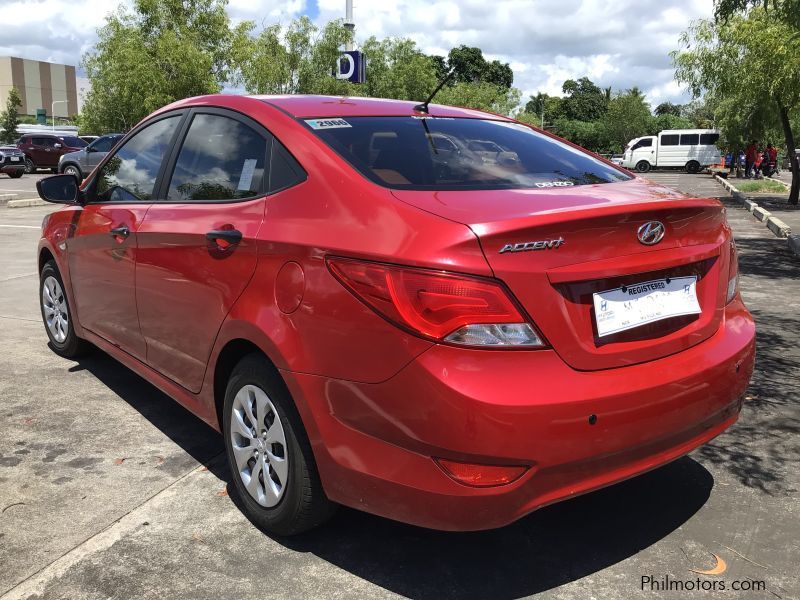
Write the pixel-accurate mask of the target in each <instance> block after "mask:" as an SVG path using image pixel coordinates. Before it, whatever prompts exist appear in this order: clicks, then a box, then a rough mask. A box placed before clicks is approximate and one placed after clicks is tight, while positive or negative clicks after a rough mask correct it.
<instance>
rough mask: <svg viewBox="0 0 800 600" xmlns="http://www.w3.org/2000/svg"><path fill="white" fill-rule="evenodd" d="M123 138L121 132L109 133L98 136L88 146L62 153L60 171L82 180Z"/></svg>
mask: <svg viewBox="0 0 800 600" xmlns="http://www.w3.org/2000/svg"><path fill="white" fill-rule="evenodd" d="M122 138H123V135H122V134H121V133H109V134H108V135H104V136H102V137H99V138H97V139H96V140H94V141H93V142H91V143H90V144H89V145H88V146H86V148H83V149H81V150H78V151H77V152H70V153H69V154H62V155H61V158H60V159H59V161H58V172H59V173H66V174H68V175H74V176H75V177H77V178H78V179H80V180H82V179H83V178H84V177H86V176H87V175H88V174H89V173H91V172H92V170H93V169H94V168H95V167H96V166H97V165H99V164H100V161H102V160H103V159H104V158H105V156H106V154H108V152H109V151H110V150H111V149H112V148H113V147H114V146H115V145H116V143H117V142H118V141H120V140H121V139H122Z"/></svg>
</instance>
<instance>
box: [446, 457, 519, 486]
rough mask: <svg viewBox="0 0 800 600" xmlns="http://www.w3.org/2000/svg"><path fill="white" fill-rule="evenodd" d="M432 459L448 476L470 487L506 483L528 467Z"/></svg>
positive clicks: (511, 481)
mask: <svg viewBox="0 0 800 600" xmlns="http://www.w3.org/2000/svg"><path fill="white" fill-rule="evenodd" d="M434 461H435V462H436V464H438V465H439V466H440V467H441V469H442V470H443V471H444V472H445V473H447V475H448V476H449V477H451V478H452V479H454V480H455V481H457V482H459V483H463V484H464V485H469V486H472V487H494V486H498V485H508V484H509V483H513V482H515V481H516V480H517V479H519V478H520V477H522V476H523V475H524V474H525V471H527V470H528V467H523V466H517V465H512V466H499V465H476V464H471V463H462V462H456V461H454V460H445V459H444V458H435V459H434Z"/></svg>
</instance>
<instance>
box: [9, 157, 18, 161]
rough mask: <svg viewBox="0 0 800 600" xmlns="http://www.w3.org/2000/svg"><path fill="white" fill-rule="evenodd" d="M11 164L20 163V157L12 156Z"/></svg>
mask: <svg viewBox="0 0 800 600" xmlns="http://www.w3.org/2000/svg"><path fill="white" fill-rule="evenodd" d="M11 162H19V156H12V157H11Z"/></svg>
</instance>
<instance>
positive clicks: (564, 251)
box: [393, 179, 729, 370]
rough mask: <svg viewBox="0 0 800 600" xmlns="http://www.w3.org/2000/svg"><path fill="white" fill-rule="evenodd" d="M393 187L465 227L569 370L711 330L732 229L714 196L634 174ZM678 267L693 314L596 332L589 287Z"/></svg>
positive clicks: (650, 356)
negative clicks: (644, 234) (648, 232)
mask: <svg viewBox="0 0 800 600" xmlns="http://www.w3.org/2000/svg"><path fill="white" fill-rule="evenodd" d="M393 193H394V194H395V196H396V197H397V198H399V199H400V200H402V201H404V202H407V203H410V204H413V205H415V206H417V207H418V208H421V209H423V210H426V211H428V212H432V213H434V214H437V215H439V216H442V217H444V218H447V219H450V220H453V221H457V222H460V223H464V224H465V225H467V226H469V227H470V228H471V229H472V230H473V231H474V232H475V234H476V235H477V236H478V238H479V240H480V243H481V246H482V248H483V251H484V254H485V256H486V259H487V261H488V262H489V265H490V267H491V268H492V270H493V271H494V274H495V276H496V277H498V278H499V279H501V280H503V281H504V282H505V283H506V284H507V285H508V286H509V288H510V289H511V291H512V292H513V294H514V295H515V296H516V298H517V299H518V300H519V301H520V302H521V303H522V305H523V307H524V308H525V309H526V310H527V312H528V313H529V314H530V316H531V318H532V319H533V321H534V323H535V324H536V326H537V327H538V328H539V329H540V330H541V332H542V333H543V334H544V336H545V337H546V338H547V340H548V341H549V342H550V344H552V346H553V349H554V350H555V351H556V352H557V353H558V354H559V355H560V356H561V357H562V358H563V359H564V361H565V362H566V363H567V364H569V365H570V366H571V367H573V368H575V369H579V370H598V369H608V368H615V367H621V366H625V365H631V364H636V363H640V362H645V361H649V360H654V359H657V358H660V357H663V356H667V355H669V354H673V353H675V352H680V351H681V350H684V349H686V348H689V347H691V346H693V345H695V344H698V343H700V342H701V341H703V340H705V339H706V338H708V337H710V336H711V335H712V334H713V333H714V332H715V331H716V330H717V328H718V327H719V324H720V322H721V319H722V314H723V310H724V304H725V294H726V289H727V277H726V274H727V272H728V262H729V252H728V243H729V242H728V237H729V230H728V226H727V223H726V221H725V214H724V208H723V207H722V205H721V204H720V203H719V202H718V201H716V200H710V199H697V198H690V197H688V196H686V195H684V194H681V193H679V192H676V191H674V190H671V189H669V188H665V187H662V186H659V185H656V184H653V183H651V182H649V181H646V180H643V179H635V180H631V181H627V182H620V183H607V184H598V185H589V186H580V187H577V186H576V187H570V188H564V189H556V190H546V191H545V190H484V191H466V192H462V191H439V192H428V191H394V192H393ZM648 221H659V222H661V223H663V224H664V228H665V235H664V237H663V239H662V240H661V241H660V242H659V243H657V244H655V245H652V246H648V245H644V244H642V243H641V242H639V240H638V238H637V230H638V228H639V226H640V225H642V224H644V223H647V222H648ZM504 248H505V251H503V252H501V250H503V249H504ZM512 249H513V251H511V250H512ZM686 275H695V276H696V277H697V297H698V302H699V304H700V308H701V310H702V313H701V314H699V315H689V316H683V317H673V318H670V319H664V320H662V321H656V322H654V323H650V324H647V325H643V326H640V327H636V328H634V329H629V330H626V331H623V332H620V333H617V334H613V335H608V336H604V337H602V338H601V337H599V336H598V335H597V329H596V325H595V319H594V307H593V302H592V294H593V293H595V292H602V291H606V290H611V289H614V288H618V287H621V286H629V285H633V284H637V283H642V282H646V281H650V280H654V279H663V278H667V277H670V278H672V277H680V276H686Z"/></svg>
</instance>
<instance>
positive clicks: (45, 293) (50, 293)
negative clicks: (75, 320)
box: [42, 275, 69, 344]
mask: <svg viewBox="0 0 800 600" xmlns="http://www.w3.org/2000/svg"><path fill="white" fill-rule="evenodd" d="M42 309H43V310H44V317H45V323H46V324H47V330H48V331H49V332H50V335H51V336H52V337H53V339H54V340H55V341H56V342H58V343H59V344H63V343H64V341H65V340H66V339H67V335H68V334H69V310H68V309H67V300H66V298H65V297H64V290H62V289H61V284H60V283H59V282H58V279H56V278H55V277H53V276H52V275H48V276H47V278H46V279H45V280H44V283H43V284H42Z"/></svg>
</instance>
